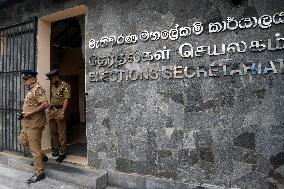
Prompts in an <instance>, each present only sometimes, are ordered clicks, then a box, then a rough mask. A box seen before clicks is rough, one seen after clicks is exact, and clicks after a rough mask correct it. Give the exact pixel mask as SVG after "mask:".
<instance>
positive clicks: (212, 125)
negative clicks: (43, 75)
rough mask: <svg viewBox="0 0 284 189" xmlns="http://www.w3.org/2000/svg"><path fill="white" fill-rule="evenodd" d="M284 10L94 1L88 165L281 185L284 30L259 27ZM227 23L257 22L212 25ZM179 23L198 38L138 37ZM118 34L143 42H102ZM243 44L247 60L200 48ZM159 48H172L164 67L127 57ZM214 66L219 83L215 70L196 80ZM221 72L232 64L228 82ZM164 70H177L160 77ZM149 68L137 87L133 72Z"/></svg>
mask: <svg viewBox="0 0 284 189" xmlns="http://www.w3.org/2000/svg"><path fill="white" fill-rule="evenodd" d="M283 11H284V3H283V1H279V0H278V1H277V0H273V1H266V0H262V1H256V0H251V1H247V0H243V1H233V0H232V1H227V0H226V1H225V0H221V1H219V0H218V1H215V0H201V1H200V0H199V1H186V0H181V1H175V0H166V1H164V0H163V1H162V0H158V1H150V0H142V1H139V0H132V1H125V0H123V1H122V0H121V1H114V0H113V1H112V0H111V1H87V14H86V36H85V37H86V82H87V93H88V95H87V103H86V104H87V139H88V160H89V164H90V165H93V166H95V167H97V168H103V169H109V170H110V169H112V170H116V171H122V172H127V173H139V174H144V175H153V176H158V177H162V178H168V179H174V180H178V181H182V182H198V183H210V184H216V185H223V186H227V187H233V186H237V187H240V188H254V189H255V188H267V187H268V185H269V184H270V185H271V182H272V181H275V182H278V183H280V182H282V181H281V178H283V176H284V175H283V150H284V149H283V145H284V140H283V137H284V133H283V131H284V108H283V107H284V106H283V103H284V88H283V67H282V66H283V64H282V66H281V61H282V60H283V49H282V48H279V49H278V50H271V48H270V50H268V45H267V41H268V40H269V39H270V40H271V41H273V42H275V40H276V38H277V36H279V34H280V36H282V35H283V33H281V32H283V31H284V30H283V29H284V23H282V22H281V24H280V23H279V24H276V23H278V22H275V23H274V22H272V21H271V25H269V24H268V25H265V24H264V25H265V26H264V25H263V23H264V22H262V21H259V19H260V18H264V17H262V16H263V15H268V16H270V17H268V20H266V21H268V23H269V18H271V19H272V17H273V16H274V15H275V14H276V13H280V12H283ZM277 16H278V15H276V16H275V18H276V17H277ZM227 17H231V18H234V19H235V20H237V21H238V23H240V22H239V21H241V20H242V18H251V19H252V20H253V19H254V18H253V17H255V19H257V21H256V22H254V24H253V25H251V26H250V27H248V28H239V27H238V28H232V27H231V26H232V25H229V27H228V28H224V27H223V28H222V29H221V30H219V31H218V32H216V31H217V30H213V28H212V27H211V29H210V27H209V25H210V23H216V22H219V23H221V24H223V23H224V22H226V21H228V20H227ZM280 17H281V16H280ZM277 18H279V17H277ZM222 21H224V22H222ZM242 21H244V20H242ZM274 21H276V20H274ZM195 22H200V23H202V26H203V32H202V33H201V34H198V28H197V27H196V28H195V30H193V24H194V23H195ZM176 24H178V25H179V27H186V26H189V27H191V29H192V30H191V32H192V33H191V35H189V36H186V37H179V38H178V39H176V40H173V38H172V39H169V38H167V39H161V38H159V39H156V38H155V37H156V36H155V35H156V34H155V33H154V34H153V36H152V38H149V39H148V41H143V40H142V38H140V35H139V34H140V33H141V32H143V31H144V30H147V31H148V32H149V33H150V32H151V31H152V32H155V31H163V30H168V31H169V30H171V29H174V28H175V27H176ZM231 24H232V23H231ZM266 24H267V23H266ZM210 31H211V32H210ZM213 31H215V32H213ZM194 32H195V33H194ZM121 34H122V36H124V37H125V38H124V39H125V40H126V41H127V39H126V36H127V35H129V34H131V35H137V41H135V42H133V41H132V42H131V40H130V41H128V42H129V43H127V42H126V41H124V43H123V44H118V43H122V37H121V38H120V40H118V41H117V42H118V43H116V44H114V43H113V42H112V41H111V40H109V41H107V42H106V41H105V39H109V38H108V37H110V36H114V37H116V39H118V37H119V36H120V35H121ZM105 36H106V37H107V38H103V37H105ZM160 37H161V36H160ZM134 39H135V38H134ZM278 39H279V37H278ZM128 40H129V38H128ZM259 40H262V42H263V43H265V44H266V46H265V49H261V47H260V46H258V47H257V48H256V49H254V46H253V44H254V42H253V41H259ZM241 41H243V42H244V43H245V44H247V48H246V50H244V51H243V52H232V51H231V52H226V53H224V54H220V55H216V56H210V55H208V54H206V53H204V51H202V47H201V51H198V50H197V49H196V48H197V47H199V46H207V48H208V46H210V47H211V50H212V49H213V48H214V45H216V46H217V48H218V52H221V51H222V44H225V45H228V44H230V43H240V44H241ZM279 41H281V43H282V44H283V40H282V39H281V40H279ZM183 44H187V46H186V47H187V49H186V50H188V51H190V48H189V46H188V44H191V45H192V48H193V49H195V51H194V52H196V53H194V52H193V54H192V56H193V57H182V56H181V53H180V52H179V51H180V47H181V45H183ZM273 44H274V43H273ZM96 45H97V46H96ZM164 47H165V48H164ZM226 47H227V46H226ZM281 47H282V46H281ZM241 48H243V47H241ZM159 50H171V51H170V58H164V59H160V60H157V59H158V55H157V56H156V57H154V58H153V59H154V60H152V61H150V60H149V61H142V60H140V61H138V60H137V59H136V62H135V59H133V57H130V56H128V55H129V54H135V52H138V53H140V55H141V54H143V52H152V53H153V55H154V52H157V51H159ZM123 54H125V55H123ZM124 56H127V57H124ZM184 56H186V55H184ZM113 58H114V59H115V61H113ZM127 58H129V59H127ZM144 58H145V57H144ZM146 58H147V57H146ZM148 58H149V57H148ZM156 58H157V59H156ZM126 59H127V60H126ZM130 59H131V60H130ZM141 59H142V58H141ZM150 59H151V58H150ZM270 61H272V63H271V62H270ZM250 63H251V64H252V63H255V65H256V67H254V68H253V67H251V69H250V70H247V72H248V73H247V74H246V73H245V70H242V71H241V73H242V74H243V75H241V73H240V72H239V70H241V68H243V67H242V65H247V67H246V68H248V67H250V66H251V64H250ZM210 64H213V65H217V66H216V67H214V68H217V69H218V70H219V71H216V70H215V71H213V72H214V73H216V75H217V76H216V77H214V73H213V74H212V73H211V76H210V72H209V69H208V70H207V74H208V75H207V77H205V76H204V72H202V71H200V72H199V73H200V77H198V73H197V72H196V74H195V75H194V76H193V77H190V76H189V74H193V72H191V71H192V70H195V71H196V69H201V70H202V68H204V67H206V66H207V67H206V68H208V65H210ZM259 64H261V66H260V67H261V68H260V67H257V65H259ZM220 65H221V66H220ZM224 65H228V67H226V66H225V67H226V68H228V70H227V71H228V72H227V76H225V71H224ZM249 65H250V66H249ZM273 65H274V66H275V69H276V70H275V69H274V67H273ZM163 66H164V67H163ZM165 66H169V67H170V69H172V70H167V71H168V72H164V75H162V74H163V73H162V71H161V70H163V69H164V68H165ZM171 66H172V67H171ZM173 66H176V67H173ZM178 66H181V67H178ZM218 66H219V67H218ZM222 66H223V67H222ZM185 67H193V68H194V69H191V71H190V73H189V71H188V70H189V68H188V70H187V71H188V72H187V76H188V77H186V76H185V75H186V74H185V73H184V68H185ZM197 67H199V68H197ZM148 69H150V70H154V71H153V72H150V74H149V78H148V79H145V77H146V78H147V74H146V76H145V77H143V76H141V75H139V77H138V79H137V77H136V76H135V73H137V72H139V73H140V72H143V73H145V72H146V73H147V71H149V70H148ZM145 70H146V71H145ZM157 70H158V71H157ZM203 70H204V69H203ZM258 70H262V71H260V72H261V73H258V72H257V71H258ZM269 70H270V71H269ZM273 70H274V71H273ZM223 71H224V72H223ZM129 73H132V74H133V75H131V74H129ZM158 74H160V75H158ZM157 75H158V76H157ZM140 76H141V78H142V79H140ZM191 76H192V75H191Z"/></svg>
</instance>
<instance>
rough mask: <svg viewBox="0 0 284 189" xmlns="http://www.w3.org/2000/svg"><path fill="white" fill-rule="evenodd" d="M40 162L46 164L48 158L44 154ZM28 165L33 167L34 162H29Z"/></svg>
mask: <svg viewBox="0 0 284 189" xmlns="http://www.w3.org/2000/svg"><path fill="white" fill-rule="evenodd" d="M42 161H43V162H47V161H48V157H47V156H46V155H45V154H43V155H42ZM30 165H31V166H34V165H35V162H34V161H33V162H31V164H30Z"/></svg>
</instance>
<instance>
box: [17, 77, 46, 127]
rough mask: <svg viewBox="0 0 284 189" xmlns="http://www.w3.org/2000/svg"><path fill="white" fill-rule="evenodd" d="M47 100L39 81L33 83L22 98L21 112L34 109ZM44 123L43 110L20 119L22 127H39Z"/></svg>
mask: <svg viewBox="0 0 284 189" xmlns="http://www.w3.org/2000/svg"><path fill="white" fill-rule="evenodd" d="M44 101H47V98H46V95H45V91H44V89H43V88H42V87H41V86H40V85H39V83H35V84H33V85H32V86H31V87H30V88H29V90H28V92H27V94H26V97H25V99H24V105H23V112H32V111H34V110H36V109H37V108H38V107H39V106H40V105H41V103H42V102H44ZM45 124H46V116H45V111H42V112H39V113H37V114H34V115H32V116H31V117H30V118H27V119H23V120H22V126H23V127H29V128H37V127H38V128H40V127H44V126H45Z"/></svg>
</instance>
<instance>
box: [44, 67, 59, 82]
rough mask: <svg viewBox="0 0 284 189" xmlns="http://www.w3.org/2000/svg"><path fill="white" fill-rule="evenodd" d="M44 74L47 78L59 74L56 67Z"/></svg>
mask: <svg viewBox="0 0 284 189" xmlns="http://www.w3.org/2000/svg"><path fill="white" fill-rule="evenodd" d="M45 75H46V77H47V79H48V80H50V79H51V78H52V77H53V76H56V75H59V72H58V69H53V70H51V71H50V72H48V73H47V74H45Z"/></svg>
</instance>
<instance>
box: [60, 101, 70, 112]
mask: <svg viewBox="0 0 284 189" xmlns="http://www.w3.org/2000/svg"><path fill="white" fill-rule="evenodd" d="M69 102H70V98H65V99H64V103H63V107H62V110H61V112H60V114H61V115H64V113H65V111H66V109H67V107H68V105H69Z"/></svg>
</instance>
